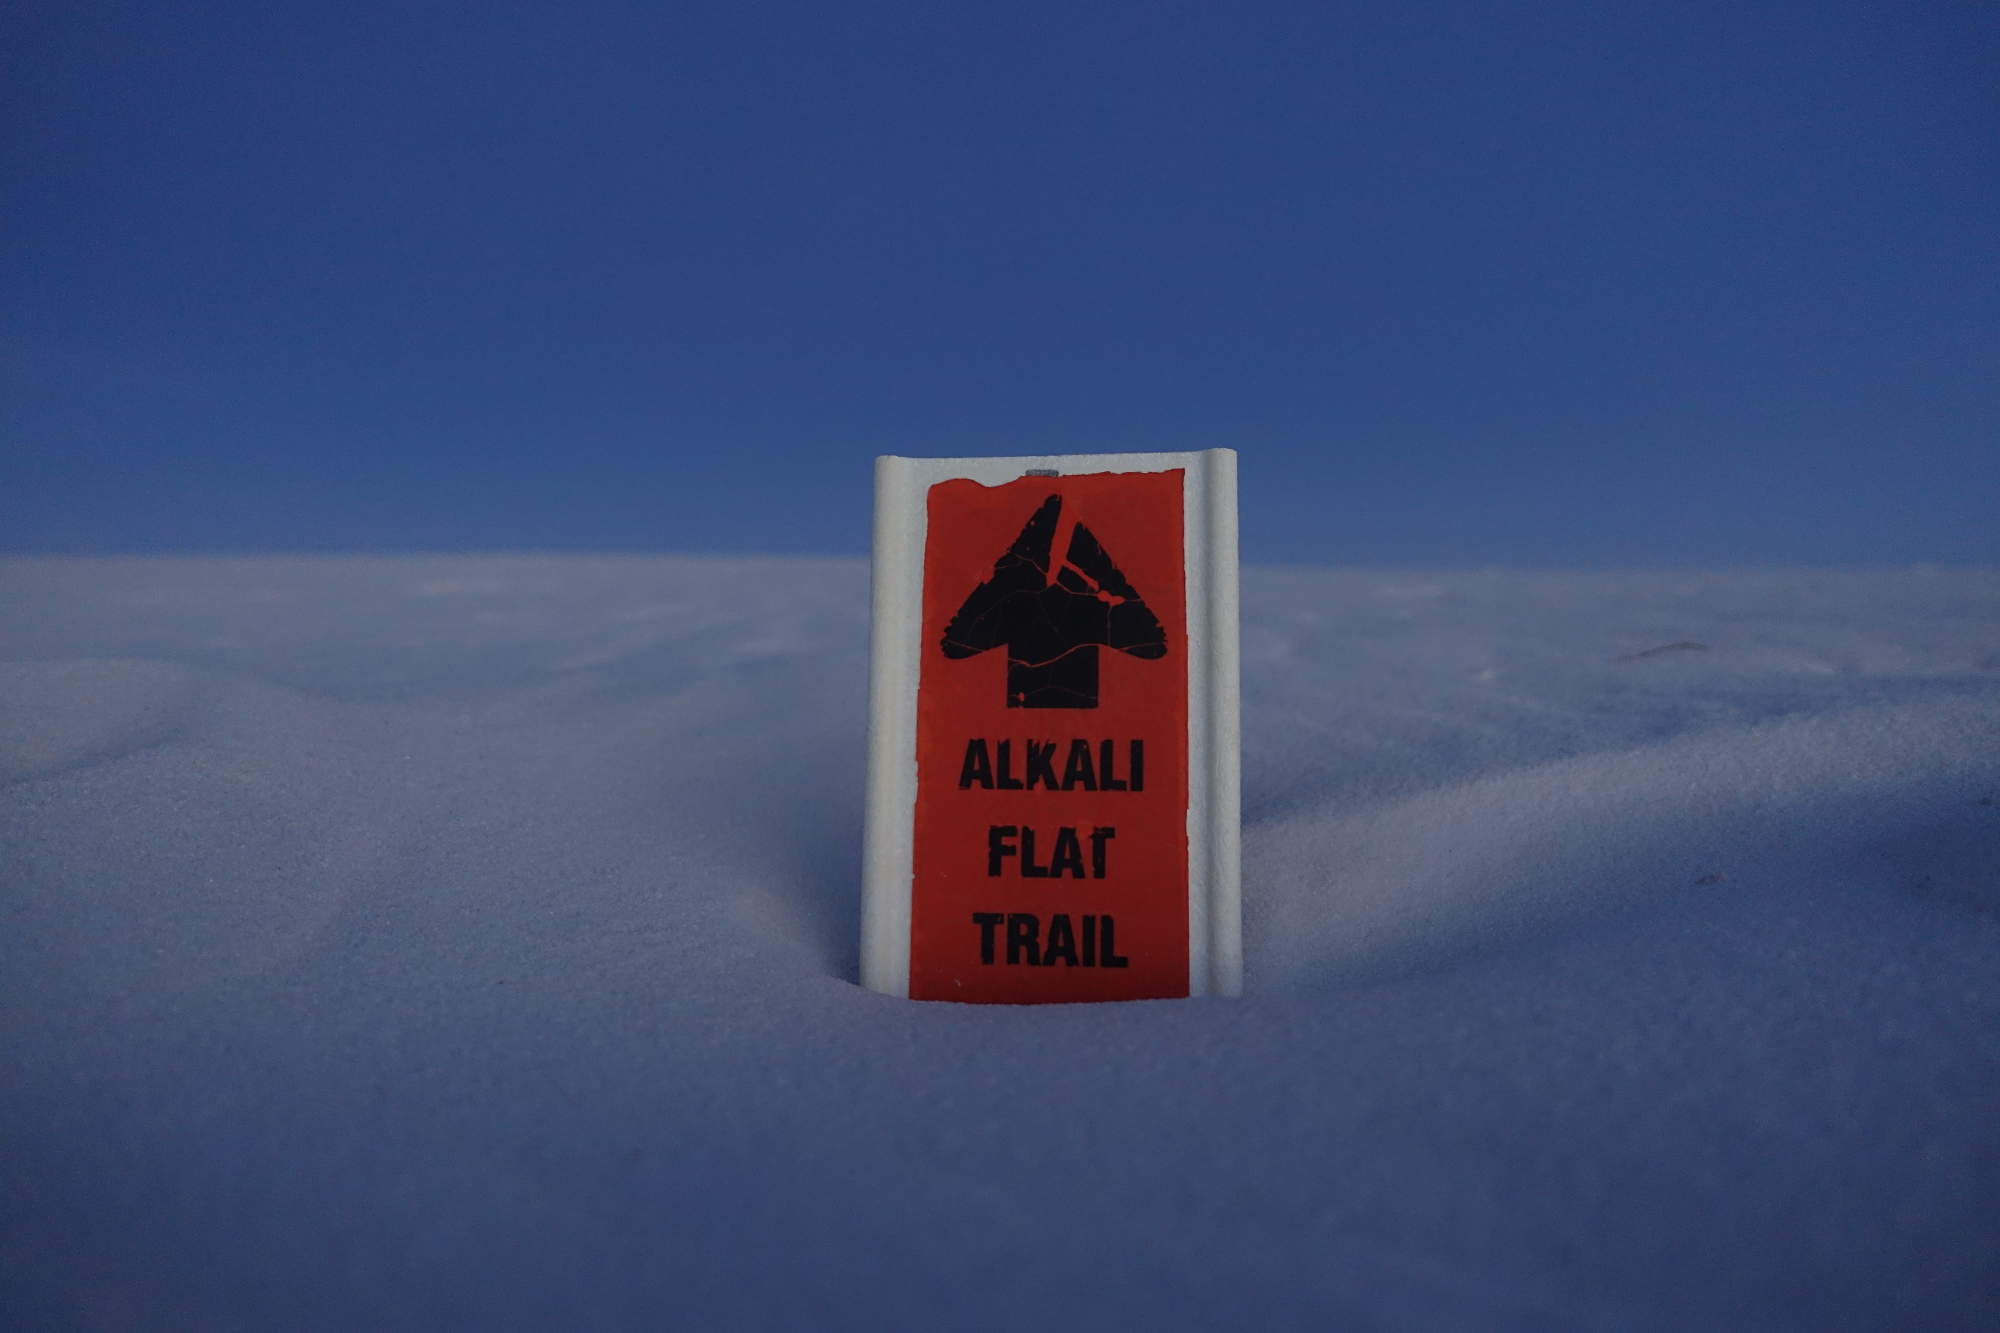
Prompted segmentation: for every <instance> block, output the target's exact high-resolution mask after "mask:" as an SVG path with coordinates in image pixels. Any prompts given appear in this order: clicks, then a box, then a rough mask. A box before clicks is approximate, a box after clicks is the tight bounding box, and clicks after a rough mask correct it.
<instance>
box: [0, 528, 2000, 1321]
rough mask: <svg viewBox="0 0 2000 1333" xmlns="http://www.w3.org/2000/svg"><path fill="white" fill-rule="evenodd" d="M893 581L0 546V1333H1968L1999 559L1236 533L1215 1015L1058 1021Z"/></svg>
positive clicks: (845, 566) (1991, 1265)
mask: <svg viewBox="0 0 2000 1333" xmlns="http://www.w3.org/2000/svg"><path fill="white" fill-rule="evenodd" d="M866 586H867V584H866V570H865V566H864V565H863V564H862V563H861V562H857V561H834V560H824V561H798V560H788V561H779V560H722V559H698V558H660V559H650V558H649V559H629V560H626V559H594V558H591V559H568V558H564V559H540V558H499V557H495V558H426V559H328V560H279V559H263V560H241V561H237V560H77V561H38V560H14V561H8V562H4V563H0V710H4V712H0V777H4V779H5V785H4V788H0V793H3V794H4V803H0V809H4V826H0V838H4V848H3V849H0V850H4V862H0V868H4V875H5V882H4V895H3V896H0V908H4V913H5V916H4V927H5V935H4V948H5V953H4V956H0V997H3V998H4V1034H5V1050H4V1056H5V1060H6V1064H5V1069H6V1078H5V1081H4V1085H0V1160H4V1170H5V1175H4V1179H0V1188H4V1194H3V1195H0V1210H4V1211H0V1226H4V1231H0V1274H4V1283H5V1301H6V1305H5V1308H4V1309H0V1323H4V1324H5V1326H6V1327H9V1328H22V1329H67V1328H106V1329H121V1328H140V1329H197V1328H199V1329H286V1330H306V1329H338V1330H355V1329H369V1330H389V1329H406V1328H407V1329H435V1328H467V1329H472V1328H479V1329H487V1328H496V1329H497V1328H508V1329H512V1328H548V1329H564V1330H574V1329H606V1328H635V1329H660V1328H700V1329H710V1328H732V1327H764V1328H802V1329H803V1328H813V1329H831V1328H848V1327H875V1328H965V1329H1012V1328H1035V1329H1052V1328H1105V1329H1112V1328H1116V1329H1130V1328H1153V1329H1161V1328H1189V1329H1210V1328H1242V1329H1266V1328H1314V1329H1358V1328H1374V1327H1480V1328H1494V1327H1522V1328H1546V1327H1601V1328H1619V1329H1628V1328H1661V1329H1683V1328H1693V1327H1732V1328H1745V1327H1772V1328H1802V1329H1805V1328H1810V1329H1825V1328H1849V1327H1875V1328H1908V1327H1920V1326H1921V1327H1967V1328H1992V1327H1996V1326H2000V576H1996V575H1994V574H1986V573H1926V572H1921V571H1918V572H1908V573H1893V574H1888V573H1885V574H1873V575H1861V574H1812V573H1799V574H1784V573H1771V574H1721V575H1712V576H1706V575H1604V576H1584V575H1557V574H1515V573H1473V574H1462V575H1450V576H1435V575H1423V576H1408V577H1392V576H1385V575H1381V574H1363V573H1341V572H1311V571H1301V570H1257V571H1252V572H1251V573H1250V574H1249V575H1248V578H1247V586H1246V588H1245V606H1244V667H1245V671H1244V677H1245V682H1246V685H1245V689H1246V698H1245V708H1244V716H1245V720H1246V725H1247V728H1248V731H1247V737H1246V743H1245V773H1246V779H1245V781H1246V786H1245V793H1244V796H1245V819H1246V826H1247V827H1246V832H1247V840H1246V841H1247V852H1246V864H1245V873H1244V884H1245V890H1244V896H1245V901H1246V912H1247V923H1246V924H1247V951H1248V989H1249V994H1248V996H1247V997H1246V998H1244V999H1242V1000H1239V1001H1226V1000H1215V1001H1199V1002H1161V1003H1150V1004H1132V1005H1110V1006H1098V1007H1057V1008H1031V1009H1015V1008H971V1007H959V1006H951V1005H924V1004H913V1003H910V1002H907V1001H902V1000H895V999H890V998H886V997H882V996H878V995H873V994H870V993H867V992H865V991H862V990H860V989H859V988H858V987H856V986H855V985H854V984H853V981H852V978H853V975H854V970H855V937H856V930H857V901H856V899H857V888H856V886H857V876H858V861H859V849H860V821H861V798H860V790H861V777H862V756H863V736H864V727H865V722H864V718H863V715H862V711H863V701H864V699H865V673H866V661H865V644H866V621H867V606H866ZM1675 645H1678V646H1675ZM1692 645H1702V646H1700V647H1696V646H1692ZM1654 649H1661V650H1664V651H1652V650H1654Z"/></svg>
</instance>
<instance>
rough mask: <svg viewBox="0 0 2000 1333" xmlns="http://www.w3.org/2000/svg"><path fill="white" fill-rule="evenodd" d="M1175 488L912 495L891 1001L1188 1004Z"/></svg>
mask: <svg viewBox="0 0 2000 1333" xmlns="http://www.w3.org/2000/svg"><path fill="white" fill-rule="evenodd" d="M1184 481H1185V476H1184V473H1183V471H1182V470H1180V469H1173V470H1170V471H1163V472H1129V473H1096V474H1086V475H1080V476H1061V477H1042V476H1026V477H1021V478H1019V479H1018V480H1015V481H1011V482H1008V483H1006V484H1004V485H1000V486H983V485H981V484H979V483H978V482H975V481H967V480H954V481H945V482H940V483H938V484H936V485H934V486H932V487H931V488H930V490H929V494H928V498H927V507H928V511H929V514H928V517H929V522H928V525H927V529H926V531H927V534H928V535H927V537H926V540H925V544H924V576H923V589H924V594H923V650H922V658H921V666H920V682H919V687H918V696H917V719H916V721H917V747H916V757H917V791H916V810H915V819H916V824H915V830H914V834H915V837H914V849H913V851H914V861H913V867H912V869H913V876H912V899H911V917H910V974H909V976H910V980H909V994H910V995H911V996H912V997H914V998H917V999H929V1000H969V1001H986V1002H998V1003H1037V1002H1048V1001H1071V1000H1134V999H1153V998H1161V997H1168V996H1183V995H1186V994H1187V993H1188V829H1187V818H1188V634H1187V573H1186V560H1185V552H1184V550H1183V536H1182V524H1183V504H1184Z"/></svg>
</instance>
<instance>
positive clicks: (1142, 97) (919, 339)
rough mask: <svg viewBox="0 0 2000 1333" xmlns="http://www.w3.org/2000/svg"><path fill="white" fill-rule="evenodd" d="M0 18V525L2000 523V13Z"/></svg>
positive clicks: (836, 543)
mask: <svg viewBox="0 0 2000 1333" xmlns="http://www.w3.org/2000/svg"><path fill="white" fill-rule="evenodd" d="M10 27H11V28H12V30H13V36H12V37H11V38H10V39H9V40H8V41H7V43H6V44H5V45H6V47H7V54H6V55H5V57H4V59H5V62H6V68H5V69H4V70H0V75H4V85H5V87H6V88H7V89H9V90H10V91H9V92H7V93H6V94H5V96H6V98H7V107H6V116H5V122H4V123H5V126H6V130H5V149H6V162H5V172H6V176H5V184H6V197H7V198H8V199H9V201H10V202H9V206H8V208H7V210H6V211H7V215H8V218H9V227H8V231H9V234H10V239H9V242H8V244H7V246H6V247H5V256H4V260H0V263H4V268H0V352H4V355H5V359H6V364H7V372H6V373H7V376H8V381H9V384H10V387H9V389H8V392H7V394H6V395H5V398H6V401H5V403H4V404H3V405H0V428H4V432H5V441H6V444H5V450H4V456H0V467H3V468H4V473H0V479H4V495H5V500H4V507H0V545H4V547H5V548H6V549H11V550H17V551H19V550H35V551H261V550H315V551H349V550H354V551H364V550H365V551H400V550H494V549H561V550H701V551H775V552H857V553H858V552H860V551H862V550H864V549H865V543H866V540H867V532H868V513H867V511H868V504H869V460H870V458H872V456H873V455H875V454H877V453H891V452H893V453H908V454H952V453H1018V452H1040V451H1047V450H1077V451H1089V450H1124V449H1146V448H1161V449H1179V448H1195V447H1203V446H1208V445H1229V446H1232V447H1234V448H1236V449H1238V450H1240V451H1241V453H1242V471H1243V511H1244V554H1245V556H1246V558H1248V559H1250V560H1254V561H1285V562H1297V563H1314V564H1356V563H1359V564H1376V565H1392V564H1393V565H1484V564H1517V565H1557V566H1577V567H1595V566H1648V565H1691V564H1713V565H1724V564H1827V563H1863V564H1883V563H1905V562H1914V561H1936V562H1943V563H1952V562H1978V563H2000V524H1997V523H1995V522H1994V520H1993V515H1994V514H1996V513H2000V447H1996V438H1995V423H1996V421H2000V373H1996V367H2000V336H1996V335H2000V300H1997V299H1996V283H1995V278H1994V257H1995V255H1996V254H2000V173H1996V166H2000V160H1996V159H2000V107H1997V106H1996V100H1995V93H1994V91H1993V89H1994V84H1993V81H1992V76H1991V70H1992V69H1993V68H1994V62H1995V60H1996V57H2000V40H1997V39H2000V19H1996V18H1995V17H1994V13H1993V11H1992V9H1991V8H1990V6H1987V5H1985V4H1983V3H1973V2H1972V0H1965V2H1964V3H1956V2H1952V0H1938V2H1936V3H1923V2H1918V3H1899V4H1891V3H1874V4H1860V3H1845V2H1844V0H1818V2H1817V3H1802V4H1747V3H1743V2H1742V0H1738V2H1737V3H1728V4H1709V3H1700V2H1689V0H1675V2H1674V3H1658V4H1626V3H1605V2H1604V0H1596V2H1595V3H1569V2H1568V0H1542V2H1540V3H1533V4H1518V5H1517V4H1454V3H1445V4H1434V5H1424V4H1415V3H1402V4H1382V5H1339V4H1315V5H1305V4H1275V3H1266V4H1259V3H1235V4H1230V5H1221V4H1172V3H1161V2H1160V0H1153V2H1152V3H1146V4H1088V3H1077V2H1076V0H1071V2H1070V3H1066V4H1047V5H1044V4H1039V3H1019V4H1012V5H1006V6H966V5H949V4H944V5H940V4H937V3H934V2H933V3H925V4H902V3H893V4H888V3H865V2H863V3H845V4H794V3H767V4H758V3H750V2H747V0H735V2H734V3H729V4H693V3H649V4H605V5H589V4H571V5H561V6H557V5H537V4H511V5H510V4H501V3H495V2H494V0H485V2H483V3H477V4H424V3H418V2H415V0H404V2H403V3H397V4H376V3H372V2H371V0H346V2H345V3H339V4H325V5H319V4H288V3H267V4H257V5H251V4H160V3H148V4H131V5H121V4H111V3H102V4H93V5H89V6H79V5H73V4H70V5H58V4H48V3H42V2H41V0H27V3H26V4H25V5H23V6H20V7H17V9H16V10H15V11H14V17H13V18H12V19H11V20H10Z"/></svg>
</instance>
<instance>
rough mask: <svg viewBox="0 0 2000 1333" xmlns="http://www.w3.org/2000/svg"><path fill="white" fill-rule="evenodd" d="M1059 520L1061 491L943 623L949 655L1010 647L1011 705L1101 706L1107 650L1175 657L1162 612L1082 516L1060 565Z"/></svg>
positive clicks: (946, 648) (1008, 693)
mask: <svg viewBox="0 0 2000 1333" xmlns="http://www.w3.org/2000/svg"><path fill="white" fill-rule="evenodd" d="M1061 517H1062V497H1061V496H1060V495H1051V496H1050V497H1049V498H1048V499H1046V500H1044V501H1042V507H1041V508H1040V509H1037V510H1036V511H1035V513H1034V516H1033V517H1032V518H1030V519H1029V520H1028V521H1027V524H1026V525H1025V526H1023V527H1022V529H1021V535H1020V536H1018V537H1016V538H1015V539H1014V544H1013V545H1012V546H1010V547H1008V548H1007V550H1006V552H1005V554H1003V555H1002V556H1001V557H1000V558H999V559H998V560H996V561H994V562H993V576H992V577H991V578H989V579H987V580H986V581H985V582H984V583H982V584H980V585H979V586H978V587H977V588H974V589H973V590H972V593H971V595H970V596H968V597H967V598H966V599H965V602H964V604H963V605H962V606H960V607H959V608H958V613H957V614H956V615H954V616H952V618H951V623H950V624H949V625H947V626H945V630H944V640H943V644H942V647H943V648H944V655H945V656H946V657H952V658H959V657H972V656H975V655H977V654H979V653H983V652H985V651H986V650H987V649H989V648H998V647H1000V646H1001V645H1003V644H1004V645H1005V646H1006V648H1007V706H1008V707H1009V708H1095V707H1097V650H1098V649H1099V648H1115V649H1117V650H1118V651H1119V652H1121V653H1130V654H1131V655H1132V656H1134V657H1145V658H1155V657H1165V656H1166V655H1167V634H1166V631H1165V630H1164V629H1162V628H1161V626H1160V622H1159V618H1158V617H1156V616H1155V615H1154V614H1153V613H1152V611H1151V610H1150V609H1149V608H1148V607H1147V606H1146V603H1145V600H1144V599H1143V598H1141V597H1140V596H1139V594H1138V592H1137V591H1136V590H1135V589H1134V588H1133V587H1132V585H1131V584H1130V583H1128V582H1127V581H1126V579H1125V576H1124V575H1123V574H1121V573H1119V572H1118V566H1117V565H1115V564H1113V563H1112V562H1111V557H1110V556H1109V555H1107V554H1105V551H1104V547H1103V546H1102V545H1101V544H1100V543H1099V542H1098V540H1097V538H1096V536H1095V535H1093V534H1092V532H1091V531H1090V529H1089V528H1086V527H1085V526H1084V525H1083V524H1081V523H1078V524H1077V525H1076V527H1075V528H1074V529H1073V530H1072V531H1071V533H1070V539H1069V551H1068V553H1067V554H1066V555H1065V556H1064V557H1063V560H1062V564H1061V565H1052V563H1051V560H1050V557H1051V556H1052V554H1053V547H1054V545H1055V537H1056V525H1057V523H1058V521H1059V520H1060V519H1061Z"/></svg>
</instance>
